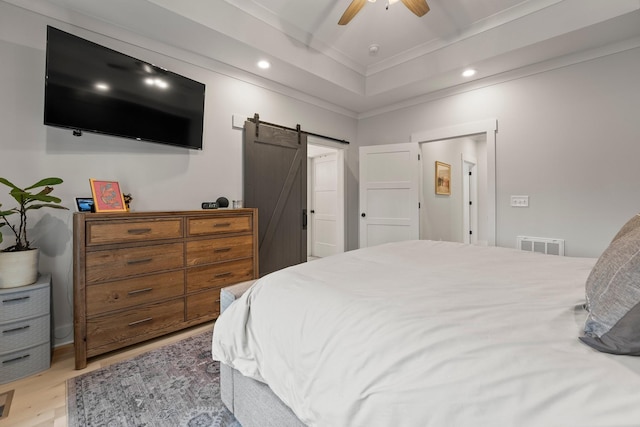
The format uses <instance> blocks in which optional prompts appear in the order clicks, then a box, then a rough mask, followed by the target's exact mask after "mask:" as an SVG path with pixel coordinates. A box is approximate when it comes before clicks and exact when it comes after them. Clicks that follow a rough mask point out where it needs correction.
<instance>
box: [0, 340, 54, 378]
mask: <svg viewBox="0 0 640 427" xmlns="http://www.w3.org/2000/svg"><path fill="white" fill-rule="evenodd" d="M50 363H51V347H50V345H49V342H47V343H45V344H41V345H38V346H34V347H31V348H27V349H24V350H19V351H15V352H13V353H7V354H3V355H1V356H0V384H4V383H8V382H10V381H14V380H17V379H18V378H23V377H26V376H29V375H33V374H35V373H36V372H40V371H44V370H45V369H49V366H50Z"/></svg>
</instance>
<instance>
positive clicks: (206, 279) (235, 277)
mask: <svg viewBox="0 0 640 427" xmlns="http://www.w3.org/2000/svg"><path fill="white" fill-rule="evenodd" d="M253 278H254V277H253V260H252V259H251V258H246V259H240V260H237V261H229V262H223V263H220V264H213V265H207V266H203V267H192V268H190V269H188V270H187V292H193V291H197V290H199V289H205V288H222V287H224V286H227V285H230V284H232V283H238V282H244V281H247V280H251V279H253Z"/></svg>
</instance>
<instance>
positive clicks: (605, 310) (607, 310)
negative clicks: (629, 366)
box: [580, 215, 640, 356]
mask: <svg viewBox="0 0 640 427" xmlns="http://www.w3.org/2000/svg"><path fill="white" fill-rule="evenodd" d="M586 298H587V309H588V310H589V315H588V317H587V320H586V322H585V328H584V336H583V337H580V340H581V341H582V342H584V343H585V344H587V345H589V346H591V347H593V348H595V349H597V350H599V351H602V352H605V353H613V354H627V355H634V356H640V217H639V216H638V215H636V216H634V217H633V218H631V220H629V221H628V222H627V223H626V224H625V225H624V226H623V227H622V229H621V230H620V231H619V232H618V234H616V236H615V237H614V239H613V241H612V242H611V244H609V247H608V248H607V249H606V250H605V251H604V252H603V253H602V255H601V256H600V258H599V259H598V261H597V262H596V264H595V266H594V267H593V270H591V273H590V274H589V277H588V278H587V282H586Z"/></svg>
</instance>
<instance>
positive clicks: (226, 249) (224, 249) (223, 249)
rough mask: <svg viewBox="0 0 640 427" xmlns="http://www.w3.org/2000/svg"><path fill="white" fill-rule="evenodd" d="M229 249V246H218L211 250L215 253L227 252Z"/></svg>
mask: <svg viewBox="0 0 640 427" xmlns="http://www.w3.org/2000/svg"><path fill="white" fill-rule="evenodd" d="M230 250H231V248H218V249H214V250H213V252H215V253H219V252H229V251H230Z"/></svg>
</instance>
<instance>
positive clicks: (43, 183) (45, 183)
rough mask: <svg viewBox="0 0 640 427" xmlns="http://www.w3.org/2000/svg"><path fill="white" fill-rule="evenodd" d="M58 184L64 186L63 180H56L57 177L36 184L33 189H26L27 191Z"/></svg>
mask: <svg viewBox="0 0 640 427" xmlns="http://www.w3.org/2000/svg"><path fill="white" fill-rule="evenodd" d="M57 184H62V180H61V179H60V178H55V177H52V178H45V179H41V180H40V181H38V182H36V183H35V184H33V185H32V186H31V187H27V188H25V190H31V189H32V188H38V187H44V186H48V185H57Z"/></svg>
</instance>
